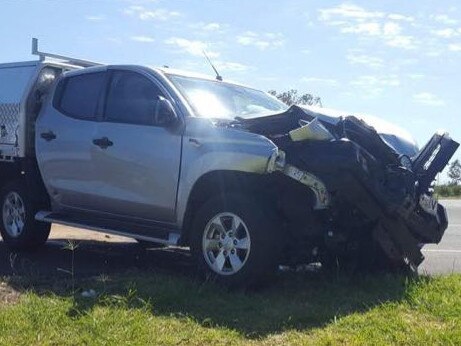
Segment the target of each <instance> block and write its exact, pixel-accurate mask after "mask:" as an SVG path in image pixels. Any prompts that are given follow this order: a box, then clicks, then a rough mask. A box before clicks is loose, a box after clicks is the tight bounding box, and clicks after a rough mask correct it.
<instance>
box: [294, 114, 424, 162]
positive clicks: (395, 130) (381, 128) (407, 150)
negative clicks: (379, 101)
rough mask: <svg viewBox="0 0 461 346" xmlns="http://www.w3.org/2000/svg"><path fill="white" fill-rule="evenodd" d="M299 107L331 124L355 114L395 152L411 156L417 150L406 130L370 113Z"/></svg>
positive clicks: (414, 142)
mask: <svg viewBox="0 0 461 346" xmlns="http://www.w3.org/2000/svg"><path fill="white" fill-rule="evenodd" d="M299 107H300V108H302V109H303V110H304V111H306V112H307V113H308V114H309V115H311V116H316V117H318V118H319V119H320V120H322V121H324V122H327V123H330V124H332V125H336V124H337V123H338V122H339V121H340V119H341V117H345V116H349V115H352V116H355V117H356V118H358V119H361V120H363V121H365V122H366V123H367V124H368V125H370V126H372V127H373V128H374V129H375V130H376V132H378V134H379V135H380V137H381V138H382V140H383V141H384V142H386V144H387V145H389V146H390V147H392V148H393V149H394V150H395V151H396V152H397V153H399V154H403V155H407V156H409V157H413V156H414V155H416V154H417V153H418V151H419V148H418V145H417V143H416V141H415V140H414V138H413V137H412V136H411V135H410V134H409V133H408V132H407V131H406V130H404V129H402V128H401V127H399V126H396V125H394V124H392V123H390V122H388V121H385V120H383V119H380V118H377V117H374V116H371V115H366V114H355V113H350V112H344V111H338V110H335V109H329V108H320V107H315V106H299Z"/></svg>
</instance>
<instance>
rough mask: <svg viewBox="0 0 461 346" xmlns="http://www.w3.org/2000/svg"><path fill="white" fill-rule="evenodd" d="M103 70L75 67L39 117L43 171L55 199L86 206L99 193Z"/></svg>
mask: <svg viewBox="0 0 461 346" xmlns="http://www.w3.org/2000/svg"><path fill="white" fill-rule="evenodd" d="M105 76H106V74H105V71H101V69H100V70H98V72H92V73H87V72H85V73H82V72H72V73H70V74H69V75H67V76H66V77H64V78H63V79H62V80H61V81H60V82H59V84H58V86H57V88H56V91H55V93H54V98H53V101H52V102H48V103H47V105H46V107H45V108H44V109H43V110H42V111H41V113H40V115H39V117H38V119H37V122H36V139H35V142H36V151H37V160H38V162H39V167H40V171H41V174H42V177H43V180H44V182H45V185H46V187H47V190H48V193H49V195H50V196H51V198H52V200H53V201H54V202H55V203H57V204H58V205H59V206H61V207H72V208H78V209H87V208H89V207H91V204H92V200H93V199H94V196H95V195H96V194H98V182H97V180H95V173H94V172H95V167H94V157H93V153H94V145H93V139H94V138H95V136H96V132H97V120H98V119H97V115H96V114H97V107H98V102H99V98H100V96H101V91H102V87H103V84H104V81H105Z"/></svg>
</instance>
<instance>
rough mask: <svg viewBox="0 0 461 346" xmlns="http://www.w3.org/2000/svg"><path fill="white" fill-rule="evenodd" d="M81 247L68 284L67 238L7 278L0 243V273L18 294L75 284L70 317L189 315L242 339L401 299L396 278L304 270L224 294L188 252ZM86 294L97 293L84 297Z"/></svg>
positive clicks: (61, 292)
mask: <svg viewBox="0 0 461 346" xmlns="http://www.w3.org/2000/svg"><path fill="white" fill-rule="evenodd" d="M63 244H64V245H63ZM78 244H79V246H78V247H77V248H76V249H74V250H73V251H74V254H73V255H74V267H73V270H74V274H75V278H74V280H75V282H73V283H71V280H72V278H71V277H70V274H69V273H70V272H71V271H72V268H71V267H70V266H71V253H70V250H66V248H65V241H64V240H63V241H62V243H60V241H56V242H55V243H51V244H48V245H47V246H46V248H45V249H43V250H41V251H38V252H36V253H33V254H27V255H22V254H21V255H15V256H16V258H15V259H14V261H15V263H13V266H12V267H11V266H10V272H9V273H5V271H4V269H5V268H3V267H4V261H5V260H6V262H8V261H9V258H11V255H12V254H11V253H10V255H9V256H7V255H5V254H4V253H7V251H5V249H4V248H3V246H2V245H1V244H0V253H1V254H2V255H1V256H0V263H1V265H0V270H1V272H0V275H7V280H8V281H9V284H10V286H13V287H14V288H15V289H18V290H21V291H24V290H27V291H32V292H34V293H36V294H39V295H58V296H63V297H69V296H72V291H71V287H74V285H75V288H76V292H75V295H74V304H73V306H72V308H71V309H70V310H69V312H68V315H69V316H70V317H72V318H78V317H79V316H82V314H86V313H90V312H91V311H92V310H93V309H94V308H95V307H100V306H106V307H108V308H112V307H115V308H117V307H121V308H124V309H144V310H145V309H148V310H149V311H151V313H152V314H153V315H156V316H159V315H162V316H169V317H171V316H173V317H174V316H176V317H178V318H184V317H187V318H191V319H193V320H194V321H196V322H197V323H199V324H201V325H203V326H207V327H216V326H219V327H223V328H228V329H232V330H235V331H237V332H239V333H241V334H242V335H244V336H245V337H246V338H257V337H264V336H267V335H269V334H273V333H280V332H283V331H286V330H309V329H312V328H318V327H322V326H325V325H327V324H330V323H335V322H336V321H337V319H339V318H341V317H343V316H346V315H349V314H352V313H356V312H362V311H366V310H369V309H371V308H373V307H374V306H376V305H380V304H382V303H385V302H394V301H399V300H401V299H402V298H403V297H404V295H405V288H406V285H407V279H406V278H404V277H401V276H391V275H378V276H366V277H364V276H346V275H342V274H326V273H322V272H321V271H302V272H280V273H278V274H277V276H276V278H275V280H274V281H273V282H271V283H270V284H269V285H268V286H266V287H265V288H262V289H260V290H258V291H252V292H239V291H229V290H226V289H225V288H224V287H221V286H218V285H216V284H214V283H210V282H205V283H204V282H202V281H199V280H197V279H195V277H194V275H193V272H194V271H195V270H194V268H193V266H192V265H191V262H190V260H189V255H188V253H187V252H186V251H184V250H181V249H175V250H170V249H168V250H165V249H155V250H147V251H146V250H145V249H143V248H142V247H140V246H139V245H137V244H135V243H117V244H115V243H111V244H107V243H104V242H94V241H92V242H88V241H84V240H82V241H80V242H78ZM59 268H61V269H62V270H59ZM90 289H92V290H94V292H95V295H94V296H93V295H92V294H89V295H90V297H89V298H88V297H84V296H82V292H86V293H88V292H89V290H90ZM87 295H88V294H87Z"/></svg>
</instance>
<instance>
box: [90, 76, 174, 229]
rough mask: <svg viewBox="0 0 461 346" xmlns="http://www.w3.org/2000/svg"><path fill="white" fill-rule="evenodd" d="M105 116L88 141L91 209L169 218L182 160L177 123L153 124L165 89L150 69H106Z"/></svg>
mask: <svg viewBox="0 0 461 346" xmlns="http://www.w3.org/2000/svg"><path fill="white" fill-rule="evenodd" d="M109 71H110V72H109V79H108V80H109V82H108V88H107V93H106V95H107V96H106V101H105V107H104V119H103V121H102V122H100V123H99V124H98V131H97V135H96V137H95V139H96V141H95V142H94V144H93V151H94V161H93V162H94V165H95V170H96V172H97V176H98V181H99V189H98V200H97V203H98V205H97V206H96V208H97V209H98V210H99V211H101V212H105V213H110V214H114V215H116V216H124V217H130V218H141V219H146V220H155V221H165V222H171V221H173V220H174V215H175V207H176V191H177V187H178V179H179V166H180V159H181V141H182V136H181V131H180V127H179V126H173V127H162V126H160V125H158V124H156V123H155V120H154V110H155V107H156V105H157V101H158V99H159V97H164V98H168V95H167V94H166V91H165V89H164V88H163V87H162V86H161V84H160V83H159V82H158V81H157V80H156V79H155V77H154V76H151V75H150V74H149V73H147V72H145V71H144V70H142V71H137V70H130V69H112V70H109Z"/></svg>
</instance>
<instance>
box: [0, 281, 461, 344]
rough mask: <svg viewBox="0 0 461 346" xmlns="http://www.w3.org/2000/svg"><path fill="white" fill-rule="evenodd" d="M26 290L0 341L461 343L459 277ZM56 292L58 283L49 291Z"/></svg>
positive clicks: (2, 312) (4, 321) (1, 322)
mask: <svg viewBox="0 0 461 346" xmlns="http://www.w3.org/2000/svg"><path fill="white" fill-rule="evenodd" d="M77 286H78V287H77V290H78V289H79V288H80V289H86V288H89V287H91V288H93V289H95V291H96V292H97V293H98V294H97V296H96V297H94V298H83V297H81V295H80V294H78V293H77V294H76V295H75V296H72V295H71V294H69V293H68V292H67V293H66V292H65V290H64V291H60V290H59V289H56V288H54V289H53V290H49V289H47V287H46V286H43V285H42V286H41V287H27V288H26V291H25V293H24V294H22V296H21V298H20V299H19V301H18V302H17V303H16V304H8V305H4V306H1V307H0V344H60V345H75V344H101V345H102V344H104V345H106V344H126V343H127V344H139V345H141V344H162V345H173V344H185V345H207V344H214V345H248V344H250V345H251V344H255V345H276V344H277V345H280V344H284V345H285V344H319V345H330V344H377V345H379V344H395V343H398V344H414V345H420V344H461V276H460V275H450V276H446V277H437V278H427V277H422V278H417V279H406V278H403V277H399V276H377V277H361V278H360V277H340V278H337V277H335V278H332V277H328V276H319V275H310V274H302V275H301V274H299V275H294V274H286V275H285V274H284V275H281V277H280V278H279V279H278V281H277V282H276V283H274V284H273V285H272V286H271V287H269V288H266V289H265V290H263V291H260V292H251V293H248V292H247V293H244V292H228V291H227V290H225V289H224V288H222V287H219V286H215V285H213V284H203V283H199V282H194V281H192V280H190V279H189V278H184V277H178V276H174V275H171V274H152V275H145V273H144V274H143V275H137V274H127V275H125V276H123V277H121V276H119V277H117V278H110V279H109V280H105V281H104V283H101V282H100V281H96V280H94V279H93V280H85V281H79V282H77ZM53 287H55V286H53Z"/></svg>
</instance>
